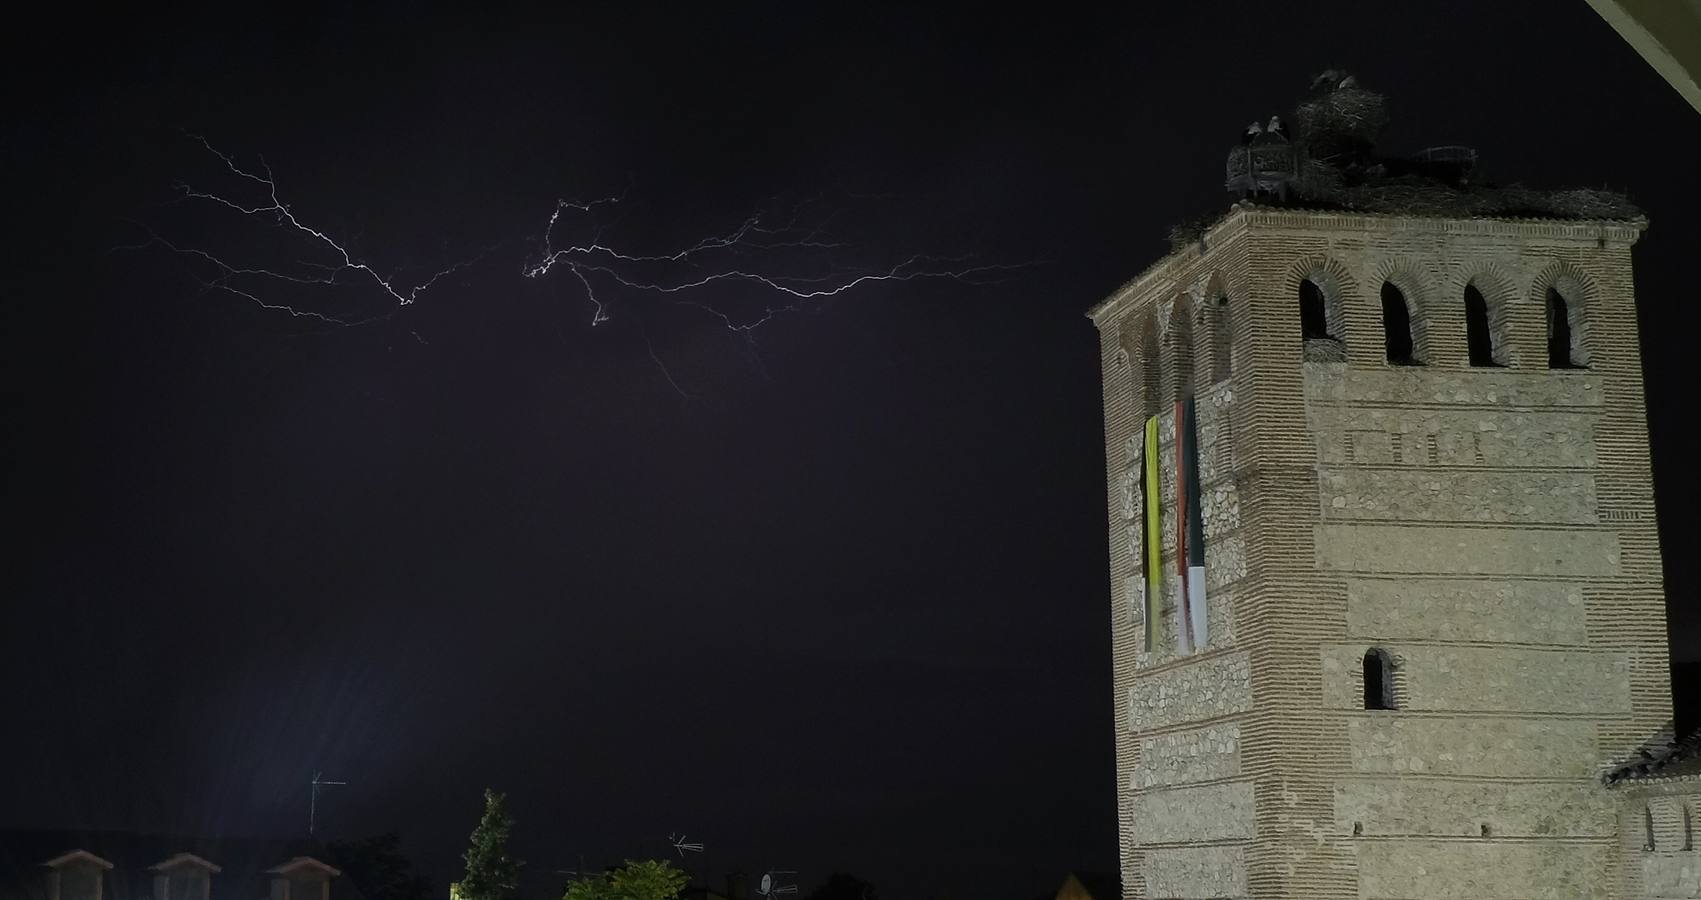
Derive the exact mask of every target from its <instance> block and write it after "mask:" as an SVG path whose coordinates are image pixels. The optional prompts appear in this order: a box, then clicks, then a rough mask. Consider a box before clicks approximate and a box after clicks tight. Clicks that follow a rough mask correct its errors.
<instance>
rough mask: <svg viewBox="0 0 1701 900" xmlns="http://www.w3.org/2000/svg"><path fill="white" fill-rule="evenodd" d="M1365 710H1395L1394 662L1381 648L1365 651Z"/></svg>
mask: <svg viewBox="0 0 1701 900" xmlns="http://www.w3.org/2000/svg"><path fill="white" fill-rule="evenodd" d="M1364 708H1365V709H1393V708H1394V660H1393V659H1392V658H1391V657H1389V656H1388V651H1386V650H1383V649H1381V648H1380V647H1372V648H1370V649H1369V650H1366V651H1364Z"/></svg>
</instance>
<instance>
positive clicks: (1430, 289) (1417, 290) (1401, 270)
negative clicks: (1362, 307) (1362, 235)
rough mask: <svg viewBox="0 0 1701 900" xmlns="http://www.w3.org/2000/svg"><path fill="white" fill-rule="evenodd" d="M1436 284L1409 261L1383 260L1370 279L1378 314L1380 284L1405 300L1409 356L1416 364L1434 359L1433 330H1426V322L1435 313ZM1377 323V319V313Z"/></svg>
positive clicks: (1427, 328) (1428, 323)
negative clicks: (1388, 287) (1410, 334)
mask: <svg viewBox="0 0 1701 900" xmlns="http://www.w3.org/2000/svg"><path fill="white" fill-rule="evenodd" d="M1436 280H1437V279H1436V278H1435V276H1434V274H1433V273H1431V272H1430V271H1429V270H1428V269H1427V268H1426V267H1425V266H1424V265H1423V264H1421V263H1419V262H1417V261H1415V260H1410V259H1387V260H1383V261H1382V262H1380V263H1378V264H1377V265H1376V269H1375V270H1374V276H1373V277H1372V279H1371V287H1372V288H1373V289H1374V290H1375V291H1377V293H1378V300H1377V303H1378V306H1377V309H1378V310H1380V309H1381V306H1380V303H1381V300H1380V293H1381V291H1382V285H1384V284H1392V285H1393V286H1394V287H1395V288H1396V289H1398V290H1399V292H1400V295H1401V296H1403V297H1405V298H1406V314H1407V315H1408V316H1409V317H1410V319H1411V331H1412V356H1413V357H1414V359H1415V361H1416V362H1419V363H1427V362H1429V361H1430V360H1431V359H1433V358H1434V357H1435V348H1434V347H1433V346H1431V335H1432V334H1433V332H1434V329H1433V328H1431V327H1430V320H1431V319H1432V318H1433V311H1434V309H1435V296H1434V295H1435V291H1434V285H1435V283H1436ZM1377 319H1378V320H1380V319H1381V315H1380V313H1378V315H1377Z"/></svg>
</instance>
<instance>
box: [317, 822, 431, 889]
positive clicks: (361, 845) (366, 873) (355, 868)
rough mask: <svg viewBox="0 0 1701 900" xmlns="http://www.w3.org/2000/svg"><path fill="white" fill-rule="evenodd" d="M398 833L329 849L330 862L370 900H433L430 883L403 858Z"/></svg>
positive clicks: (340, 843) (327, 852) (381, 835)
mask: <svg viewBox="0 0 1701 900" xmlns="http://www.w3.org/2000/svg"><path fill="white" fill-rule="evenodd" d="M401 840H402V839H401V836H400V835H398V834H396V833H395V832H393V831H392V832H389V833H388V834H380V835H377V836H375V837H369V838H362V839H361V840H357V841H337V842H333V843H331V844H328V845H326V847H325V855H326V857H328V858H327V860H326V861H327V862H329V863H330V864H331V865H333V866H336V867H337V868H339V869H342V870H343V875H344V876H345V877H347V878H348V880H349V881H352V882H354V885H355V887H358V888H360V892H361V894H362V895H364V896H365V897H366V898H367V900H433V897H434V894H435V892H434V891H432V890H431V880H430V879H428V878H426V877H425V876H424V875H421V874H419V873H418V872H416V871H414V868H413V863H412V862H411V861H410V860H409V859H408V858H407V857H406V856H403V855H402V850H401Z"/></svg>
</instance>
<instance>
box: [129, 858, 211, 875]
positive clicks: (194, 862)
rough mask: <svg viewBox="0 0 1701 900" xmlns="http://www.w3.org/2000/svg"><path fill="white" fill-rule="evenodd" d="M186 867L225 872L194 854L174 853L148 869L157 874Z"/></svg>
mask: <svg viewBox="0 0 1701 900" xmlns="http://www.w3.org/2000/svg"><path fill="white" fill-rule="evenodd" d="M184 866H191V867H194V868H198V869H206V870H207V871H208V872H212V873H214V874H217V873H219V872H223V871H224V869H222V868H220V867H219V866H215V865H213V864H212V863H211V862H208V861H207V860H204V859H202V858H201V857H199V856H196V855H195V854H193V853H173V854H172V855H171V856H169V857H167V858H165V859H162V860H160V861H159V862H157V863H154V864H153V865H151V866H148V868H149V869H151V870H153V871H155V872H164V871H166V870H167V869H180V868H183V867H184Z"/></svg>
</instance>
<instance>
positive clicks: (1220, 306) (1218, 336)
mask: <svg viewBox="0 0 1701 900" xmlns="http://www.w3.org/2000/svg"><path fill="white" fill-rule="evenodd" d="M1212 304H1213V306H1212V310H1213V312H1214V315H1215V319H1216V321H1215V324H1214V326H1213V327H1212V328H1211V381H1213V382H1217V381H1226V380H1227V379H1228V378H1229V376H1230V375H1232V374H1234V371H1233V370H1234V359H1233V353H1234V333H1233V332H1232V331H1231V330H1230V322H1229V298H1228V295H1227V294H1220V295H1218V296H1217V298H1216V299H1215V300H1213V301H1212Z"/></svg>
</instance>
